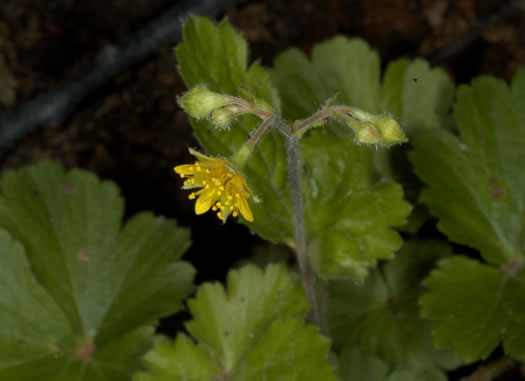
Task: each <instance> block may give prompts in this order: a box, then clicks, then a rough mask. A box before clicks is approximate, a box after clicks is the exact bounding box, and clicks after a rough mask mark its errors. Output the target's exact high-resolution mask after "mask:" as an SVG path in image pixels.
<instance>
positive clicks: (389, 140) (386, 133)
mask: <svg viewBox="0 0 525 381" xmlns="http://www.w3.org/2000/svg"><path fill="white" fill-rule="evenodd" d="M375 125H376V127H377V128H378V130H379V133H380V134H381V137H382V138H383V140H382V143H383V144H385V145H391V144H396V143H403V142H406V141H407V137H406V135H405V133H404V132H403V130H402V129H401V126H400V125H399V123H398V122H397V121H396V120H395V119H394V118H392V117H390V116H381V117H379V118H377V120H376V122H375Z"/></svg>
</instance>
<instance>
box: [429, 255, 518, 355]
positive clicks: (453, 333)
mask: <svg viewBox="0 0 525 381" xmlns="http://www.w3.org/2000/svg"><path fill="white" fill-rule="evenodd" d="M504 270H506V272H504V271H502V270H500V269H498V268H496V267H493V266H489V265H485V264H482V263H480V262H478V261H476V260H473V259H469V258H467V257H463V256H455V257H454V258H449V259H444V260H442V261H440V262H439V268H438V269H436V270H434V271H432V273H431V274H430V276H429V277H428V278H427V279H425V286H427V287H428V288H429V290H428V291H427V292H426V293H425V294H423V296H422V297H421V311H422V313H423V314H424V315H425V316H427V317H430V318H433V319H438V320H439V323H438V325H437V326H436V327H435V328H434V330H433V333H434V342H435V343H436V344H437V345H439V346H446V347H450V348H452V349H453V350H454V352H455V353H457V354H458V355H459V356H460V357H461V358H463V360H465V361H466V362H474V361H477V360H480V359H486V358H487V357H488V356H489V355H490V354H491V353H492V351H493V350H494V349H495V348H496V347H497V346H498V345H499V343H500V342H501V341H502V342H503V348H504V349H505V352H506V353H507V354H509V355H510V356H512V357H514V358H518V359H524V358H525V304H524V303H523V300H524V298H525V271H523V270H522V269H521V268H520V267H519V266H518V267H517V268H508V267H507V268H505V269H504Z"/></svg>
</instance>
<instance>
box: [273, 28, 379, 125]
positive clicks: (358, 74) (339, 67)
mask: <svg viewBox="0 0 525 381" xmlns="http://www.w3.org/2000/svg"><path fill="white" fill-rule="evenodd" d="M271 74H272V79H273V81H274V83H275V86H276V87H277V88H278V89H279V93H280V95H281V99H282V109H283V116H284V117H285V118H286V119H290V120H295V119H304V118H306V117H308V116H309V115H310V114H312V113H313V112H315V111H316V110H317V109H318V108H319V107H320V106H321V105H323V104H324V103H325V101H326V100H327V99H328V98H331V97H333V96H334V95H335V94H339V96H338V97H337V102H342V103H344V104H347V105H349V106H354V107H358V108H360V109H363V110H365V111H368V112H371V113H378V112H379V110H378V108H379V107H378V106H379V104H378V100H379V90H380V85H379V78H380V64H379V56H378V55H377V53H375V52H374V51H372V50H371V49H370V47H369V46H368V45H367V44H366V42H364V41H363V40H360V39H353V40H348V39H347V38H345V37H342V36H338V37H335V38H333V39H330V40H328V41H325V42H323V43H320V44H317V45H315V46H314V47H313V49H312V57H311V60H309V59H308V58H307V57H306V56H305V55H304V54H303V53H302V52H301V51H299V50H298V49H296V48H291V49H288V50H287V51H285V52H284V53H281V54H280V55H278V56H277V57H276V58H275V60H274V69H273V70H272V72H271Z"/></svg>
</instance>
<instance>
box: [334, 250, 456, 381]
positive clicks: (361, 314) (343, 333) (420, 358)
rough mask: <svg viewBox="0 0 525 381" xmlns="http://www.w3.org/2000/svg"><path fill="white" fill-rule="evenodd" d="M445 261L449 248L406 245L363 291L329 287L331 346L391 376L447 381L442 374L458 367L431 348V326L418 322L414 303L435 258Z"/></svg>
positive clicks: (447, 355) (339, 285) (449, 357)
mask: <svg viewBox="0 0 525 381" xmlns="http://www.w3.org/2000/svg"><path fill="white" fill-rule="evenodd" d="M448 255H450V249H449V248H448V246H446V245H445V244H443V243H440V242H438V241H421V242H418V241H415V242H407V243H406V244H405V245H404V247H403V248H402V249H401V251H400V252H399V253H398V255H397V256H396V258H395V259H394V260H392V261H390V262H388V263H386V264H385V265H384V266H383V268H382V269H381V270H374V271H372V272H371V273H370V276H369V277H368V279H367V280H366V282H365V283H364V284H363V285H362V286H359V285H356V284H354V283H352V282H350V281H336V282H330V283H329V293H330V304H329V309H330V328H331V337H333V338H334V346H335V347H336V348H341V347H343V346H357V347H358V348H360V350H361V351H363V353H368V354H370V355H372V356H376V357H378V358H379V359H381V360H382V361H384V362H385V363H386V364H387V366H388V367H389V369H390V370H391V371H393V370H403V371H408V372H411V373H414V374H418V375H420V376H421V377H422V378H420V379H429V380H446V378H445V375H444V373H443V369H450V368H453V367H455V366H456V365H458V364H457V361H456V359H455V358H454V357H453V356H452V355H451V354H450V353H449V352H448V351H446V350H441V349H436V348H434V347H433V346H432V337H431V327H432V322H430V321H428V320H424V319H421V318H420V317H419V313H418V306H417V300H418V298H419V296H420V293H421V291H422V288H421V286H420V283H421V281H422V279H423V277H424V276H425V274H426V273H427V272H428V271H429V270H430V269H431V268H432V266H433V265H434V262H435V261H436V260H437V259H438V258H442V257H444V256H448Z"/></svg>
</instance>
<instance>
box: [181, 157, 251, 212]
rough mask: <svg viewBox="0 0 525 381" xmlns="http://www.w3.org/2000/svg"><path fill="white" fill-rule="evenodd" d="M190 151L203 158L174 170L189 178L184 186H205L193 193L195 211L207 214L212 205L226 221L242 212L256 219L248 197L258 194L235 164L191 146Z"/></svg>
mask: <svg viewBox="0 0 525 381" xmlns="http://www.w3.org/2000/svg"><path fill="white" fill-rule="evenodd" d="M190 153H191V154H192V155H193V156H195V157H196V158H197V159H198V160H199V161H196V162H195V164H185V165H178V166H176V167H175V168H174V170H175V172H177V173H178V174H179V175H180V177H182V178H186V180H185V181H184V186H183V188H184V189H192V188H202V189H201V190H199V191H197V192H192V193H191V194H190V196H189V199H190V200H193V199H194V198H197V201H196V202H195V214H203V213H206V212H207V211H208V210H210V208H211V209H212V210H213V211H215V212H217V217H219V218H220V219H221V220H222V222H225V221H226V219H227V218H228V216H229V215H230V214H231V215H232V216H233V217H237V216H238V215H239V212H240V213H241V214H242V216H243V217H244V219H245V220H246V221H249V222H252V221H253V214H252V211H251V210H250V206H249V205H248V201H247V199H249V198H251V197H254V196H253V193H252V192H251V191H250V189H249V188H248V186H247V185H246V182H245V181H244V177H243V176H242V174H241V172H240V171H239V170H238V169H237V168H236V167H235V165H234V164H233V163H231V162H229V161H227V160H224V159H216V158H212V157H208V156H205V155H203V154H200V153H198V152H196V151H194V150H192V149H191V148H190Z"/></svg>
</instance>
